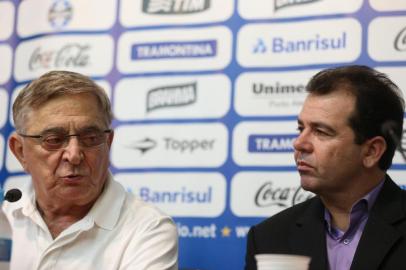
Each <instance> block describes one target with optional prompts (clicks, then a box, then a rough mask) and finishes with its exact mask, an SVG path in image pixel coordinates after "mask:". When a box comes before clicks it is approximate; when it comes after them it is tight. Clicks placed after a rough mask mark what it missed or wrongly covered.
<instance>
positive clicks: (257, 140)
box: [248, 134, 297, 153]
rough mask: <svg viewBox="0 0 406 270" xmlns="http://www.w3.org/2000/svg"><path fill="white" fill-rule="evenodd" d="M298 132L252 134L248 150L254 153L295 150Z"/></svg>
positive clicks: (249, 138)
mask: <svg viewBox="0 0 406 270" xmlns="http://www.w3.org/2000/svg"><path fill="white" fill-rule="evenodd" d="M296 138H297V135H296V134H285V135H250V136H249V137H248V151H249V152H253V153H287V152H293V151H294V149H293V142H294V141H295V139H296Z"/></svg>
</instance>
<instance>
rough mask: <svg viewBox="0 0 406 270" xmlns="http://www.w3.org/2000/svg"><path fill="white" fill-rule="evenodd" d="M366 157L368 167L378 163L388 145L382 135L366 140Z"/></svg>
mask: <svg viewBox="0 0 406 270" xmlns="http://www.w3.org/2000/svg"><path fill="white" fill-rule="evenodd" d="M363 147H364V152H363V154H364V157H363V163H364V166H365V167H367V168H372V167H373V166H375V165H376V164H378V162H379V160H380V159H381V157H382V155H383V153H385V151H386V148H387V145H386V141H385V139H384V138H383V137H382V136H376V137H373V138H371V139H368V140H367V141H366V142H364V146H363Z"/></svg>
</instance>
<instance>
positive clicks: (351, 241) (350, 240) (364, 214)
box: [324, 181, 384, 270]
mask: <svg viewBox="0 0 406 270" xmlns="http://www.w3.org/2000/svg"><path fill="white" fill-rule="evenodd" d="M383 182H384V181H381V183H380V184H379V185H378V186H376V187H375V188H374V189H373V190H372V191H371V192H369V193H368V194H367V195H365V196H364V197H363V198H361V199H360V200H358V201H357V202H356V203H355V204H354V205H353V206H352V209H351V214H350V226H349V227H348V230H347V231H345V232H343V231H341V230H339V229H337V228H335V227H333V226H332V225H331V214H330V212H329V211H328V210H327V209H325V211H324V219H325V221H326V242H327V254H328V264H329V269H330V270H349V269H350V267H351V263H352V260H353V258H354V254H355V250H356V249H357V246H358V242H359V239H360V238H361V235H362V232H363V230H364V227H365V224H366V223H367V220H368V215H369V210H371V208H372V206H373V205H374V203H375V200H376V197H377V196H378V194H379V191H380V190H381V188H382V186H383Z"/></svg>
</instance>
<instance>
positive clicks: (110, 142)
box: [107, 130, 114, 148]
mask: <svg viewBox="0 0 406 270" xmlns="http://www.w3.org/2000/svg"><path fill="white" fill-rule="evenodd" d="M113 139H114V130H112V131H111V132H110V133H109V137H108V138H107V143H108V145H109V148H111V144H112V143H113Z"/></svg>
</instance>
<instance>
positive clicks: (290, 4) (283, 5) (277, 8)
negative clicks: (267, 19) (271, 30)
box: [274, 0, 321, 12]
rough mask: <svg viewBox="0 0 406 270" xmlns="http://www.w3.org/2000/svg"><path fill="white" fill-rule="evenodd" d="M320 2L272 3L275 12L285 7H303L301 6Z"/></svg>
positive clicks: (279, 0)
mask: <svg viewBox="0 0 406 270" xmlns="http://www.w3.org/2000/svg"><path fill="white" fill-rule="evenodd" d="M318 1H321V0H275V2H274V10H275V12H276V11H278V10H280V9H282V8H286V7H291V6H297V5H303V4H310V3H314V2H318Z"/></svg>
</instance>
